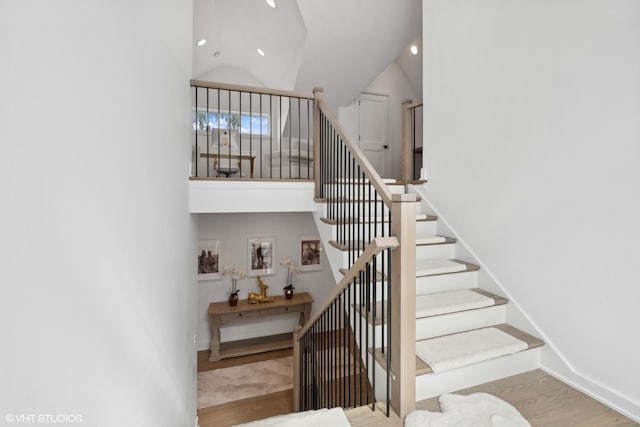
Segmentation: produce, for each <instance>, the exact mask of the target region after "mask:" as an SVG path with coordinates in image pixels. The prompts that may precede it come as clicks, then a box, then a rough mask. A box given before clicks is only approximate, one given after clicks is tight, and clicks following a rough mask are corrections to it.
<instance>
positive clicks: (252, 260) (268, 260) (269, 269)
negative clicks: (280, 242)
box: [247, 237, 277, 277]
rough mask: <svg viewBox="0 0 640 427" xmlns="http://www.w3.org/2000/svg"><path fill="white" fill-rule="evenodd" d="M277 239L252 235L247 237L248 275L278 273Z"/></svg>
mask: <svg viewBox="0 0 640 427" xmlns="http://www.w3.org/2000/svg"><path fill="white" fill-rule="evenodd" d="M276 260H277V258H276V239H275V238H274V237H250V238H248V239H247V276H253V277H255V276H270V275H272V274H276V265H277V261H276Z"/></svg>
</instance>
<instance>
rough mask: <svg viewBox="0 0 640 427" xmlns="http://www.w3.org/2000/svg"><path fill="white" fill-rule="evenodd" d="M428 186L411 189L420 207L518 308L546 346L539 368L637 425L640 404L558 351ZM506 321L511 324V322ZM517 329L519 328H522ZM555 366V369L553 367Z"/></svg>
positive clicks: (518, 313) (416, 186)
mask: <svg viewBox="0 0 640 427" xmlns="http://www.w3.org/2000/svg"><path fill="white" fill-rule="evenodd" d="M426 186H427V184H420V185H412V186H410V188H413V189H414V190H415V191H416V192H417V193H418V194H419V195H420V196H421V197H422V201H421V203H425V204H426V205H428V207H429V208H430V209H432V210H433V212H434V213H435V214H436V215H437V216H438V221H442V223H443V224H444V225H445V226H446V227H447V228H448V229H449V230H451V232H452V234H453V236H452V237H456V239H457V241H458V243H459V244H460V245H462V246H463V247H464V249H465V250H466V251H467V252H468V253H469V255H471V256H472V257H473V258H474V261H473V262H474V263H476V264H478V265H479V266H480V268H481V270H484V272H485V273H486V274H487V275H488V277H489V278H490V279H491V280H493V282H494V283H495V285H496V286H498V287H499V288H500V290H501V291H502V292H503V293H504V296H505V297H506V298H508V299H509V305H510V306H511V309H513V308H515V309H516V311H517V315H519V316H520V317H521V319H522V320H524V321H526V322H528V323H529V325H530V328H529V329H531V328H532V329H533V331H532V332H530V333H533V334H534V335H537V336H538V337H539V338H541V339H542V340H543V341H544V342H545V346H544V347H543V355H544V357H542V358H541V360H540V368H541V369H543V370H544V371H545V372H548V373H549V374H551V375H553V376H555V377H557V378H558V379H560V380H562V381H564V382H566V383H567V384H569V385H571V386H572V387H575V388H576V389H578V390H580V391H582V392H583V393H585V394H587V395H589V396H591V397H592V398H594V399H596V400H598V401H599V402H601V403H603V404H604V405H606V406H608V407H610V408H612V409H614V410H615V411H618V412H620V413H621V414H623V415H625V416H626V417H629V418H631V419H633V420H634V421H636V422H640V402H636V401H634V400H633V399H632V398H630V397H629V396H626V395H625V394H624V393H621V392H619V391H617V390H615V389H613V388H612V387H609V386H607V385H605V384H602V383H600V382H598V381H597V380H595V379H593V378H591V377H589V376H587V375H586V374H584V373H582V372H580V371H578V369H576V367H575V366H573V364H572V363H571V362H570V361H569V360H568V359H567V358H566V356H565V355H564V354H562V352H560V351H559V350H558V347H557V346H556V345H555V343H554V342H553V340H551V339H550V338H549V337H548V336H547V335H546V334H545V333H544V332H543V331H542V329H541V328H540V327H539V326H538V324H537V323H536V322H535V321H534V320H533V319H532V318H531V316H529V314H528V313H527V312H526V311H525V310H524V309H523V308H522V306H521V305H520V304H518V302H517V301H516V300H515V299H514V298H513V297H512V296H511V294H510V293H509V292H508V291H507V290H506V288H505V287H504V286H503V285H502V283H501V282H500V281H499V280H498V279H497V278H496V277H495V276H494V275H493V273H492V272H491V270H490V269H489V268H487V266H486V265H485V264H484V263H483V262H482V261H481V260H480V258H478V256H477V255H476V254H475V252H474V251H473V250H472V249H471V248H470V247H469V245H467V243H466V242H465V241H464V239H462V238H461V237H460V235H459V234H458V233H456V232H455V230H454V228H453V227H451V225H450V224H449V223H448V222H447V220H446V219H445V218H444V217H443V216H442V215H441V214H440V212H439V211H438V210H437V209H436V208H435V207H434V206H433V205H432V204H431V203H430V202H429V200H428V198H427V194H426ZM508 316H509V314H508ZM507 321H508V322H509V319H508V318H507ZM509 323H510V322H509ZM514 326H516V327H520V326H521V325H514ZM527 332H529V331H527ZM554 364H555V365H556V366H553V365H554Z"/></svg>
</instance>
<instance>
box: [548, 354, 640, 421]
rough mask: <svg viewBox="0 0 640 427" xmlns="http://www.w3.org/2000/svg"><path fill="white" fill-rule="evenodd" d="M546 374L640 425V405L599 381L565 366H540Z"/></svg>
mask: <svg viewBox="0 0 640 427" xmlns="http://www.w3.org/2000/svg"><path fill="white" fill-rule="evenodd" d="M560 363H562V362H560ZM540 369H542V370H543V371H544V372H546V373H548V374H549V375H551V376H554V377H556V378H557V379H559V380H560V381H562V382H564V383H566V384H569V385H570V386H571V387H573V388H575V389H576V390H579V391H581V392H582V393H584V394H586V395H587V396H589V397H591V398H593V399H595V400H597V401H598V402H600V403H602V404H603V405H606V406H608V407H609V408H611V409H613V410H614V411H616V412H619V413H621V414H622V415H624V416H625V417H627V418H630V419H632V420H633V421H635V422H637V423H639V424H640V404H638V403H637V402H634V401H633V400H632V399H630V398H628V397H626V396H624V395H623V394H622V393H620V392H618V391H616V390H613V389H611V388H610V387H607V386H606V385H604V384H600V383H599V382H598V381H596V380H594V379H591V378H589V377H587V376H586V375H583V374H580V373H579V372H576V371H575V370H573V369H571V368H569V367H567V366H566V365H565V366H564V369H563V367H562V366H556V367H551V366H549V365H548V364H546V363H543V364H542V365H541V366H540Z"/></svg>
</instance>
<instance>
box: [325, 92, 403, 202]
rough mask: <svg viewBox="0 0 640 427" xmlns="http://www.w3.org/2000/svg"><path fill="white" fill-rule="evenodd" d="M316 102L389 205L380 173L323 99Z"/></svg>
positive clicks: (386, 189) (387, 188)
mask: <svg viewBox="0 0 640 427" xmlns="http://www.w3.org/2000/svg"><path fill="white" fill-rule="evenodd" d="M316 103H317V105H318V107H319V108H320V110H322V113H323V114H324V115H325V116H326V117H327V118H328V119H329V120H330V121H331V123H332V125H333V127H334V128H335V130H336V133H337V134H338V136H339V137H340V139H342V141H343V142H344V144H345V145H346V146H347V147H348V148H349V151H351V154H352V155H353V157H354V158H355V159H356V161H357V162H358V164H359V165H360V167H361V168H362V170H363V172H364V174H365V176H366V177H367V178H368V179H369V181H370V182H371V183H372V184H373V186H374V187H375V189H376V190H377V191H378V194H380V197H381V198H382V201H383V202H384V203H385V205H387V206H388V207H391V190H389V187H387V185H386V184H385V183H384V182H383V181H382V178H380V175H378V172H376V170H375V169H374V167H373V166H371V163H370V162H369V160H368V159H367V158H366V157H365V155H364V154H363V153H362V150H360V148H358V147H356V146H355V145H353V144H352V143H351V141H350V140H349V138H347V136H346V134H345V132H344V130H343V129H342V126H340V122H339V121H338V120H337V119H336V117H335V116H334V115H333V113H332V112H331V110H330V109H329V108H328V107H327V105H326V104H325V102H324V100H323V99H322V98H321V97H320V98H318V97H316Z"/></svg>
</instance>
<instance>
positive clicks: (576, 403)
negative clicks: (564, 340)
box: [198, 349, 640, 427]
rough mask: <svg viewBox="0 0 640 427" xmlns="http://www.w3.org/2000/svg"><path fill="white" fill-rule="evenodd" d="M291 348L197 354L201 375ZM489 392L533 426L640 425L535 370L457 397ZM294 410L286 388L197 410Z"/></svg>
mask: <svg viewBox="0 0 640 427" xmlns="http://www.w3.org/2000/svg"><path fill="white" fill-rule="evenodd" d="M291 353H292V352H291V349H287V350H279V351H274V352H269V353H262V354H257V355H252V356H245V357H236V358H233V359H226V360H221V361H218V362H209V361H208V351H202V352H199V353H198V372H202V371H206V370H209V369H216V368H223V367H229V366H238V365H242V364H246V363H252V362H257V361H260V360H268V359H275V358H279V357H284V356H288V355H291ZM475 392H485V393H490V394H493V395H495V396H497V397H499V398H501V399H503V400H505V401H507V402H509V403H511V404H512V405H513V406H515V407H516V409H518V411H520V413H521V414H522V415H523V416H524V417H525V418H526V419H527V420H528V421H529V423H531V425H532V426H533V427H623V426H624V427H627V426H639V425H640V424H637V423H635V422H633V421H632V420H630V419H628V418H626V417H624V416H622V415H620V414H619V413H617V412H615V411H613V410H611V409H609V408H608V407H607V406H605V405H603V404H601V403H599V402H598V401H596V400H594V399H591V398H590V397H588V396H587V395H585V394H583V393H581V392H579V391H577V390H575V389H574V388H572V387H570V386H568V385H566V384H564V383H563V382H561V381H559V380H557V379H556V378H554V377H552V376H550V375H548V374H546V373H545V372H543V371H541V370H535V371H531V372H527V373H524V374H520V375H515V376H513V377H509V378H505V379H502V380H498V381H493V382H490V383H486V384H482V385H479V386H476V387H471V388H468V389H464V390H460V391H458V392H456V393H460V394H470V393H475ZM416 409H426V410H429V411H439V410H440V407H439V405H438V401H437V399H435V398H434V399H429V400H423V401H420V402H418V403H417V404H416ZM292 411H293V392H292V391H291V390H286V391H282V392H278V393H272V394H268V395H264V396H259V397H255V398H251V399H244V400H241V401H237V402H229V403H225V404H222V405H217V406H212V407H210V408H204V409H201V410H199V411H198V419H199V423H200V427H224V426H231V425H234V424H238V423H244V422H249V421H253V420H257V419H261V418H266V417H270V416H273V415H281V414H286V413H289V412H292ZM346 413H347V417H348V418H349V421H350V422H351V424H352V425H354V426H401V425H402V423H401V421H400V420H399V419H398V418H397V417H392V418H386V417H385V416H384V415H383V414H382V411H371V410H370V409H368V408H357V409H352V410H350V411H347V412H346Z"/></svg>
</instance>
